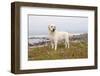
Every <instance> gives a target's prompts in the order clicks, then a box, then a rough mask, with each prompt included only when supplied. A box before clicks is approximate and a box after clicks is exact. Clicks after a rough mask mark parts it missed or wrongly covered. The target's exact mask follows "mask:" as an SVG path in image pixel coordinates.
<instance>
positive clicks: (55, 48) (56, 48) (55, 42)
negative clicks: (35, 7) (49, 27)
mask: <svg viewBox="0 0 100 76" xmlns="http://www.w3.org/2000/svg"><path fill="white" fill-rule="evenodd" d="M54 43H55V50H57V41H55V42H54Z"/></svg>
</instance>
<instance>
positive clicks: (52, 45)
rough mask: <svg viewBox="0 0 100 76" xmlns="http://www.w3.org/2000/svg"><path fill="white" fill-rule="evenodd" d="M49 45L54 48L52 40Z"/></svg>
mask: <svg viewBox="0 0 100 76" xmlns="http://www.w3.org/2000/svg"><path fill="white" fill-rule="evenodd" d="M51 47H52V49H53V48H54V44H53V41H51Z"/></svg>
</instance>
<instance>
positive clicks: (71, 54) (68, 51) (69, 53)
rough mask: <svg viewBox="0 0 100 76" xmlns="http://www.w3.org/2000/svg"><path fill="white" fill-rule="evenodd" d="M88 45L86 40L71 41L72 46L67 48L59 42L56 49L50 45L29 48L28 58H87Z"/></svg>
mask: <svg viewBox="0 0 100 76" xmlns="http://www.w3.org/2000/svg"><path fill="white" fill-rule="evenodd" d="M87 46H88V45H87V43H86V42H71V43H70V48H65V46H64V45H63V44H59V45H58V48H57V50H56V51H55V50H54V49H51V47H50V46H44V47H35V48H29V51H28V60H52V59H77V58H87V57H88V50H87Z"/></svg>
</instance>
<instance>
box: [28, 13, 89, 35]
mask: <svg viewBox="0 0 100 76" xmlns="http://www.w3.org/2000/svg"><path fill="white" fill-rule="evenodd" d="M49 24H55V26H56V29H57V30H58V31H64V32H70V33H87V32H88V17H75V16H45V15H29V16H28V30H29V36H32V35H46V34H47V33H48V25H49Z"/></svg>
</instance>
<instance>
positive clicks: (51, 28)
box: [48, 24, 56, 32]
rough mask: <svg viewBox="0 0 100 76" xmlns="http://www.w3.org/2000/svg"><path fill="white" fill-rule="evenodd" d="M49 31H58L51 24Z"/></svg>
mask: <svg viewBox="0 0 100 76" xmlns="http://www.w3.org/2000/svg"><path fill="white" fill-rule="evenodd" d="M48 29H49V31H51V32H54V31H55V30H56V26H55V25H54V24H50V25H49V26H48Z"/></svg>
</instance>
